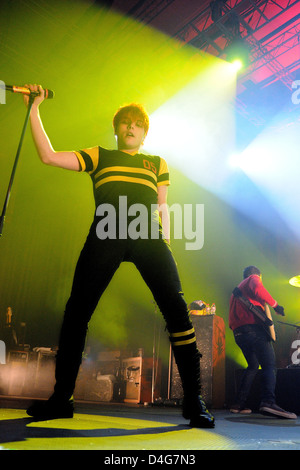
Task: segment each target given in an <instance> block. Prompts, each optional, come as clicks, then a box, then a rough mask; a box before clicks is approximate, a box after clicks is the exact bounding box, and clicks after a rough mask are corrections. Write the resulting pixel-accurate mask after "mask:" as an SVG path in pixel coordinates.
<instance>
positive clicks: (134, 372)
mask: <svg viewBox="0 0 300 470" xmlns="http://www.w3.org/2000/svg"><path fill="white" fill-rule="evenodd" d="M122 371H123V379H124V381H125V398H124V401H125V402H129V403H152V401H153V400H154V398H158V397H159V396H160V387H161V363H160V361H155V364H154V369H153V359H152V358H144V357H141V356H138V357H129V358H127V359H123V361H122Z"/></svg>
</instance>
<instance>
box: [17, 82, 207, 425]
mask: <svg viewBox="0 0 300 470" xmlns="http://www.w3.org/2000/svg"><path fill="white" fill-rule="evenodd" d="M26 87H29V88H30V90H32V91H33V92H35V93H37V92H39V93H40V94H39V95H38V96H37V97H36V98H35V100H34V103H33V106H32V109H31V114H30V122H31V128H32V135H33V140H34V143H35V146H36V149H37V152H38V155H39V157H40V159H41V160H42V162H43V163H45V164H46V165H51V166H56V167H60V168H65V169H68V170H74V171H78V172H88V173H89V174H90V176H91V178H92V181H93V186H94V196H95V203H96V207H97V206H99V205H100V204H105V203H108V204H110V205H114V207H115V210H116V211H118V205H119V198H120V197H126V198H127V200H128V206H129V205H131V204H133V203H139V204H143V205H145V206H146V207H147V209H148V214H150V216H151V217H155V216H156V214H154V213H153V212H152V213H151V205H152V204H153V205H155V204H157V203H158V204H159V207H160V206H161V205H162V207H167V206H166V204H164V203H166V201H167V187H168V185H169V170H168V166H167V163H166V162H165V160H164V159H163V158H161V157H158V156H150V155H144V154H142V153H140V149H141V147H142V145H143V142H144V139H145V138H146V135H147V132H148V128H149V117H148V115H147V113H146V111H145V109H144V108H143V106H141V105H139V104H135V103H134V104H130V105H128V106H123V107H121V108H120V109H118V111H117V112H116V114H115V115H114V118H113V127H114V132H115V135H116V138H117V149H115V150H107V149H104V148H102V147H100V146H99V147H93V148H87V149H83V150H76V151H69V152H56V151H55V150H54V149H53V148H52V146H51V143H50V140H49V138H48V137H47V135H46V132H45V130H44V128H43V125H42V121H41V118H40V114H39V107H40V105H41V103H42V102H43V100H44V91H43V89H42V88H41V87H40V86H36V85H26ZM24 101H25V103H26V104H28V96H24ZM162 219H163V220H166V219H167V218H166V217H165V214H164V217H160V219H159V224H160V236H159V237H158V238H155V239H151V237H148V238H135V239H132V238H129V237H120V236H118V237H117V238H116V239H111V238H106V239H100V238H99V237H97V234H96V226H97V223H98V222H99V216H97V214H96V213H95V218H94V221H93V223H92V225H91V228H90V231H89V234H88V236H87V239H86V242H85V245H84V247H83V249H82V251H81V254H80V257H79V260H78V262H77V266H76V270H75V275H74V280H73V286H72V290H71V295H70V298H69V300H68V302H67V305H66V309H65V314H64V319H63V324H62V328H61V332H60V338H59V347H58V354H57V359H56V371H55V378H56V383H55V387H54V393H53V394H52V395H51V397H50V398H49V400H48V401H47V402H44V403H33V405H31V406H30V407H29V409H28V410H27V413H28V414H29V415H30V416H33V417H35V418H59V417H72V416H73V409H74V408H73V400H72V395H73V391H74V388H75V382H76V378H77V374H78V369H79V366H80V363H81V358H82V353H83V350H84V345H85V338H86V332H87V328H88V323H89V320H90V318H91V316H92V314H93V312H94V310H95V308H96V306H97V304H98V301H99V299H100V297H101V295H102V294H103V292H104V290H105V289H106V287H107V285H108V284H109V282H110V280H111V278H112V277H113V275H114V273H115V271H116V270H117V268H118V267H119V265H120V263H121V262H122V261H129V262H132V263H134V264H135V265H136V267H137V269H138V270H139V272H140V273H141V275H142V277H143V279H144V280H145V282H146V283H147V285H148V287H149V288H150V290H151V291H152V294H153V297H154V299H155V301H156V303H157V305H158V307H159V309H160V311H161V312H162V314H163V316H164V319H165V321H166V326H167V330H168V332H169V337H170V342H171V345H172V349H173V352H174V357H175V360H176V363H177V366H178V370H179V373H180V377H181V380H182V386H183V390H184V402H183V416H184V418H185V419H188V420H189V424H190V426H192V427H199V428H212V427H214V417H213V416H212V415H211V414H210V412H209V411H208V410H207V408H206V405H205V403H204V401H203V399H202V397H201V394H200V361H199V358H200V354H199V351H198V349H197V345H196V337H195V330H194V328H193V325H192V323H191V320H190V315H189V310H188V307H187V304H186V302H185V300H184V298H183V294H182V289H181V282H180V279H179V276H178V272H177V266H176V262H175V260H174V257H173V254H172V251H171V248H170V243H169V241H168V240H167V239H166V238H167V236H164V235H163V231H164V230H165V232H166V233H168V230H169V226H168V224H169V221H168V222H167V224H166V226H165V227H163V226H162V224H161V220H162ZM117 233H118V232H117Z"/></svg>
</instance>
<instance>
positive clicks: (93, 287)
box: [55, 223, 193, 398]
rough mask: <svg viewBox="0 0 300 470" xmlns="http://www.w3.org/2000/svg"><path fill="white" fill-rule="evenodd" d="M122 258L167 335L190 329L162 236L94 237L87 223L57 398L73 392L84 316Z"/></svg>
mask: <svg viewBox="0 0 300 470" xmlns="http://www.w3.org/2000/svg"><path fill="white" fill-rule="evenodd" d="M123 261H130V262H132V263H134V264H135V266H136V267H137V269H138V270H139V272H140V273H141V275H142V277H143V279H144V280H145V282H146V284H147V285H148V287H149V288H150V290H151V292H152V294H153V297H154V299H155V301H156V303H157V305H158V307H159V309H160V311H161V312H162V314H163V316H164V319H165V321H166V326H167V329H168V331H169V333H171V334H172V333H177V332H188V331H189V330H191V329H192V328H193V327H192V324H191V321H190V318H189V312H188V308H187V305H186V302H185V300H184V298H183V294H182V291H181V283H180V280H179V276H178V271H177V266H176V262H175V260H174V257H173V254H172V252H171V250H170V247H169V245H168V244H167V243H166V241H165V240H163V239H162V238H160V239H157V240H151V239H147V240H143V239H138V240H132V239H130V238H128V239H126V240H111V239H105V240H100V239H98V238H97V235H96V230H95V223H93V225H92V227H91V230H90V233H89V235H88V237H87V240H86V243H85V245H84V247H83V250H82V252H81V254H80V257H79V260H78V263H77V266H76V270H75V276H74V280H73V286H72V291H71V296H70V298H69V300H68V302H67V305H66V310H65V315H64V319H63V324H62V328H61V333H60V340H59V348H58V354H57V361H56V385H55V393H56V394H58V395H59V396H61V397H64V398H70V397H71V396H72V394H73V391H74V388H75V382H76V378H77V374H78V370H79V366H80V364H81V358H82V353H83V350H84V346H85V339H86V334H87V328H88V323H89V320H90V318H91V316H92V314H93V312H94V310H95V308H96V306H97V304H98V302H99V299H100V297H101V295H102V294H103V292H104V291H105V289H106V287H107V286H108V284H109V282H110V280H111V279H112V277H113V275H114V273H115V271H116V270H117V268H118V267H119V265H120V263H121V262H123ZM175 336H176V335H175Z"/></svg>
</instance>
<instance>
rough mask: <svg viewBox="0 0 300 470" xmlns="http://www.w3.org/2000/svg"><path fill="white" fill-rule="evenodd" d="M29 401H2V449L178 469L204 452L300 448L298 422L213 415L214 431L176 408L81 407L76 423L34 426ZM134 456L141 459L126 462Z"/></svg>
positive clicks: (219, 412) (223, 412) (218, 412)
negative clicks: (84, 454) (93, 453)
mask: <svg viewBox="0 0 300 470" xmlns="http://www.w3.org/2000/svg"><path fill="white" fill-rule="evenodd" d="M30 402H31V401H29V400H26V399H16V398H15V399H14V398H12V397H9V398H6V397H2V398H0V406H1V409H0V417H1V421H0V449H1V450H69V451H70V450H71V451H73V450H97V451H99V450H100V451H102V452H101V457H100V460H101V462H102V463H106V464H121V463H123V464H124V463H126V464H128V465H130V466H132V467H134V466H139V465H141V464H146V463H147V464H149V463H150V464H158V463H160V464H162V463H164V464H170V463H171V461H172V463H173V464H175V463H176V462H175V460H177V463H179V461H178V459H183V458H184V456H185V458H186V459H189V460H188V462H187V461H184V462H181V463H189V464H192V463H193V462H192V460H193V459H194V457H193V456H195V458H196V459H197V458H199V452H196V451H201V450H299V449H300V435H299V427H300V420H299V418H298V419H297V420H284V419H277V418H269V417H265V416H262V415H261V414H259V413H253V414H251V415H247V416H242V415H233V414H232V413H230V412H229V411H228V410H213V414H214V416H215V418H216V426H215V428H214V429H195V428H189V426H188V425H187V424H188V422H187V421H186V420H184V419H183V418H182V416H181V412H180V408H178V407H174V406H153V405H147V406H144V405H136V404H128V403H126V404H125V403H121V404H120V403H118V404H117V403H116V404H115V403H109V404H108V403H83V402H81V403H75V405H76V406H75V414H74V418H72V419H55V420H49V421H34V420H33V419H31V418H29V417H28V416H27V414H26V407H27V406H28V404H29V403H30ZM179 455H180V457H178V456H179ZM130 457H131V458H132V459H133V458H135V459H137V460H132V461H131V460H126V459H129V458H130ZM122 458H123V459H124V460H123V461H122ZM159 458H160V459H161V461H157V462H156V461H155V459H159ZM149 459H152V461H151V462H149ZM167 459H169V460H167ZM172 459H173V460H172Z"/></svg>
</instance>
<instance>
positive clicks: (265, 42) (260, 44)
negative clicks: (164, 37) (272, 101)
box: [175, 0, 300, 88]
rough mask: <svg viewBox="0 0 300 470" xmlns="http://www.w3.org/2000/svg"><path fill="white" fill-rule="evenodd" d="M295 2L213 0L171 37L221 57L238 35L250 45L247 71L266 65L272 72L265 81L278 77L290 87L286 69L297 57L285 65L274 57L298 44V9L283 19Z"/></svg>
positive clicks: (289, 68) (288, 68)
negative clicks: (249, 62) (273, 25)
mask: <svg viewBox="0 0 300 470" xmlns="http://www.w3.org/2000/svg"><path fill="white" fill-rule="evenodd" d="M296 4H299V0H283V1H282V0H281V1H280V2H278V1H274V0H258V1H254V0H229V1H226V0H216V1H213V2H211V3H210V6H209V7H207V8H205V10H204V11H202V12H201V13H200V14H197V15H196V16H195V17H194V18H193V19H192V20H191V21H189V23H187V24H186V25H185V26H184V27H183V28H182V29H181V30H180V31H178V32H177V34H176V35H175V37H176V38H177V39H179V40H181V41H184V42H185V43H187V44H190V45H193V46H194V47H197V48H200V49H202V50H204V51H206V52H208V53H210V54H212V55H216V56H218V57H222V58H225V57H226V51H227V50H228V47H229V46H230V45H231V44H232V43H233V42H234V41H235V40H236V39H237V38H239V39H242V41H243V42H244V43H245V45H247V46H250V59H251V64H250V67H249V68H248V71H247V73H248V74H250V73H253V72H254V71H257V70H259V69H260V68H261V67H262V66H265V67H268V69H269V70H270V72H271V73H272V75H273V78H270V79H269V81H274V80H277V79H280V80H281V81H282V82H284V83H285V85H286V86H288V87H289V88H290V87H291V82H292V79H291V78H290V72H291V71H293V70H296V69H297V68H298V67H299V60H297V59H296V60H295V61H294V63H291V64H289V65H288V67H287V68H286V67H285V66H283V65H282V64H281V63H280V62H279V61H278V59H279V58H280V57H282V56H283V55H284V54H285V53H286V52H287V51H290V50H291V49H293V48H295V47H298V46H299V37H300V13H299V14H297V15H296V16H293V17H289V19H288V20H286V17H287V16H288V12H289V10H290V12H291V11H292V10H291V9H292V8H294V7H295V5H296ZM280 19H282V21H283V22H282V23H281V24H280V26H279V27H276V28H275V29H274V30H271V32H267V31H269V30H270V28H271V27H272V25H271V23H272V22H273V24H278V21H279V20H280ZM265 31H266V33H265ZM298 56H299V54H298ZM295 57H296V55H295Z"/></svg>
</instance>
